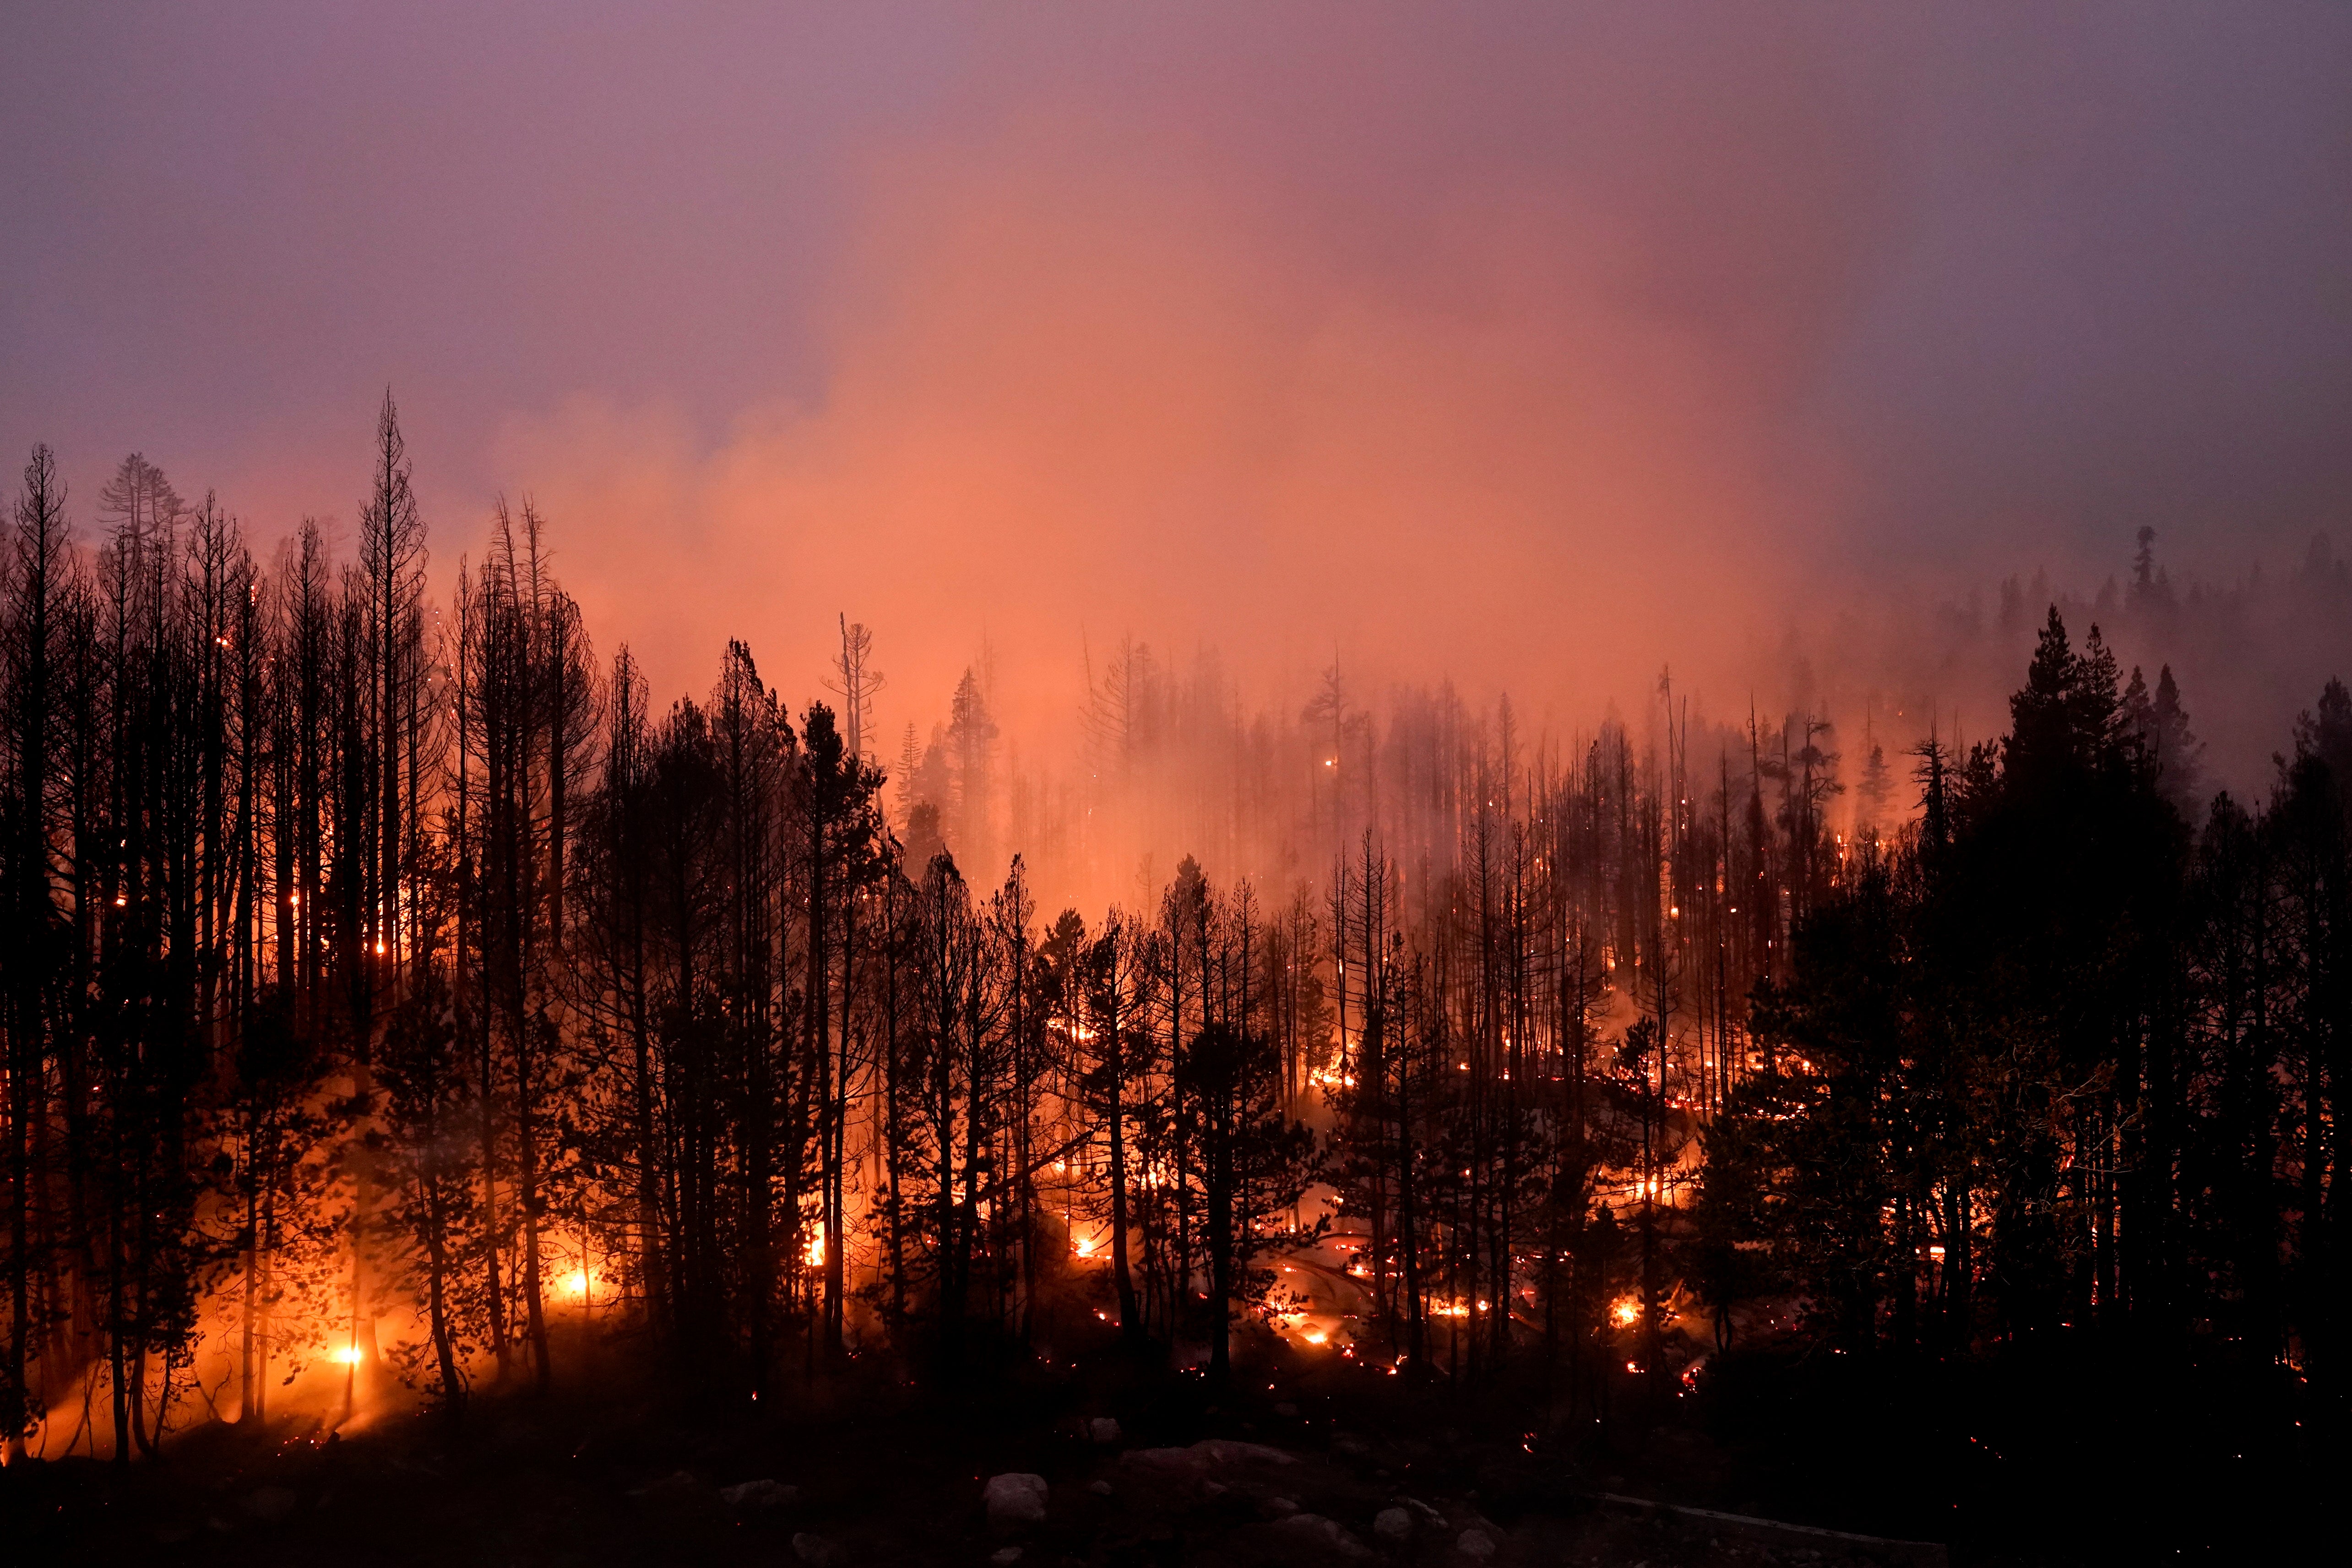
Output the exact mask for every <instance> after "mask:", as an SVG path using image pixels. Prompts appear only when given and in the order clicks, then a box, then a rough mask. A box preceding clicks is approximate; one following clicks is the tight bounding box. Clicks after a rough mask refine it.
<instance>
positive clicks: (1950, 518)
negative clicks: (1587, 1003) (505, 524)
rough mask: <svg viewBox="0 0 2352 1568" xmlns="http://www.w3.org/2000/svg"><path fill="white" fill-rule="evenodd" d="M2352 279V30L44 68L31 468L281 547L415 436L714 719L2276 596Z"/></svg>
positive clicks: (986, 15) (1996, 26)
mask: <svg viewBox="0 0 2352 1568" xmlns="http://www.w3.org/2000/svg"><path fill="white" fill-rule="evenodd" d="M559 19H560V21H561V24H562V25H561V26H558V22H559ZM2347 242H2352V7H2347V6H2345V5H2338V4H2332V3H2331V4H2317V5H2249V4H2243V3H2240V4H2233V5H2211V6H2185V5H2160V4H2154V3H2150V0H2137V3H2134V4H2130V5H2116V6H2087V5H2054V4H2048V3H2041V4H2032V5H2015V6H2002V5H1986V4H1980V3H1979V4H1971V5H1955V6H1949V7H1939V6H1924V5H1854V6H1804V5H1780V4H1771V5H1766V4H1760V3H1759V4H1755V5H1741V6H1731V7H1720V8H1718V7H1712V6H1696V5H1622V6H1579V5H1564V4H1559V3H1557V0H1554V3H1550V4H1542V5H1524V6H1516V5H1444V6H1435V7H1430V8H1427V9H1426V10H1423V9H1420V8H1415V7H1407V6H1366V5H1331V6H1317V5H1263V4H1257V5H1186V6H1181V7H1172V6H1171V7H1164V8H1163V7H1152V6H1136V5H1098V4H1097V5H1068V6H1062V5H1043V4H1036V5H988V6H982V5H966V6H935V7H933V6H895V5H874V4H860V5H817V6H809V7H805V8H800V7H786V6H781V5H709V6H691V5H681V4H676V3H669V4H660V5H653V4H647V5H586V4H577V3H575V4H570V5H563V6H548V5H530V6H521V5H517V6H499V5H483V4H479V3H474V4H467V5H446V6H437V5H396V4H369V5H329V4H321V3H319V0H306V3H303V4H299V5H262V4H241V5H198V4H193V3H174V4H159V5H70V6H68V5H34V4H17V5H9V6H7V7H5V11H0V444H5V446H6V447H7V448H8V449H10V450H12V451H21V450H22V449H23V448H24V447H25V446H26V445H27V444H30V443H31V442H33V441H35V440H46V441H48V442H50V443H52V444H55V445H56V446H57V447H58V450H59V452H60V454H61V455H62V456H63V457H64V459H65V462H66V465H67V470H68V475H69V476H71V478H72V480H73V482H74V484H75V487H76V493H77V496H78V497H79V511H80V515H81V517H83V518H84V519H87V517H88V515H89V514H88V510H87V507H88V506H89V502H90V501H91V500H92V499H93V498H94V496H95V492H96V489H97V485H98V483H99V481H100V478H101V477H102V476H103V474H104V472H105V471H106V469H107V468H108V467H109V466H110V465H111V464H112V463H113V462H114V460H116V459H117V458H119V457H120V456H121V455H122V454H123V453H125V452H127V451H129V450H131V449H133V448H137V449H140V450H142V451H144V452H145V453H146V454H147V455H149V456H150V457H152V458H153V459H154V460H156V461H157V462H159V463H161V464H162V465H164V467H165V468H166V469H167V470H168V471H169V472H170V473H171V474H172V475H173V476H174V478H175V479H176V480H177V481H178V482H179V484H180V486H181V487H182V488H183V489H184V490H186V491H190V492H192V493H194V492H198V491H201V490H202V489H203V488H205V486H215V487H217V488H218V490H219V492H220V494H221V497H222V499H223V500H224V502H225V503H226V505H227V506H228V507H230V508H231V509H232V510H235V511H236V512H238V513H239V514H240V515H242V516H243V517H245V518H246V520H247V525H248V527H249V528H252V529H253V530H254V531H255V532H257V534H259V535H262V536H264V537H265V538H267V537H269V536H274V535H276V534H278V533H279V532H280V531H282V530H283V529H284V528H286V527H287V526H288V525H289V524H290V523H291V522H292V521H293V520H294V519H296V518H298V517H299V516H301V515H302V514H304V513H316V514H319V515H321V516H329V517H336V518H339V519H341V520H342V521H343V522H344V523H345V524H346V525H348V522H349V520H350V519H351V517H352V516H353V515H354V513H355V511H356V503H357V500H358V497H359V494H360V490H361V486H362V483H363V476H364V461H365V457H364V447H365V444H366V441H367V439H368V435H369V432H370V427H371V422H372V420H373V411H374V407H375V402H376V400H377V399H378V398H379V397H380V396H381V394H382V390H383V387H384V385H385V384H386V383H387V382H389V383H390V384H391V385H392V386H393V387H394V389H395V391H396V392H397V394H398V396H399V399H400V402H401V406H402V409H403V413H404V422H405V424H406V427H407V430H408V434H409V438H410V445H411V450H412V452H413V454H414V455H415V460H416V469H417V477H418V481H419V483H420V486H421V487H422V491H423V495H424V497H425V503H426V507H427V520H428V523H429V524H430V525H431V526H432V528H433V529H434V540H435V554H436V571H439V572H443V573H446V570H448V569H449V568H451V567H452V566H454V563H455V561H456V559H457V556H458V555H459V554H461V553H462V552H464V551H465V550H467V549H471V548H478V539H479V536H480V527H481V523H482V519H483V517H484V516H485V515H486V513H487V511H488V507H489V505H490V502H491V500H492V498H493V497H495V496H496V495H497V494H498V493H499V492H500V491H504V492H507V493H509V495H512V496H515V497H520V496H521V495H522V494H524V493H526V492H528V493H530V494H531V495H532V496H534V497H536V499H537V501H538V503H539V504H540V506H541V508H542V509H543V510H544V511H546V512H547V513H548V514H549V516H550V517H551V521H552V523H553V525H554V528H555V537H556V541H557V544H558V547H559V549H560V550H561V552H562V554H561V559H560V563H559V565H560V570H562V573H563V575H564V577H565V579H566V580H567V582H568V583H569V584H570V585H571V586H572V588H573V589H574V591H576V592H577V593H578V594H579V595H580V597H581V598H582V599H583V601H585V602H586V603H587V605H588V607H589V610H590V612H591V616H592V624H593V627H594V628H595V630H596V632H597V634H598V637H599V640H600V642H601V643H604V645H606V646H607V647H609V645H610V644H611V643H614V642H615V641H617V640H620V639H621V638H624V637H625V638H626V639H628V640H629V641H631V642H632V643H635V644H636V645H637V646H638V647H639V649H640V651H641V653H643V654H644V655H645V657H646V662H647V663H648V664H649V666H650V668H651V669H652V672H653V674H654V675H655V677H656V684H657V685H658V686H659V687H661V688H663V689H664V690H665V692H667V691H675V690H677V689H680V688H682V687H684V686H686V685H692V686H694V687H697V688H699V687H700V686H702V685H705V684H707V682H708V681H709V678H710V676H711V674H713V672H714V671H715V669H716V663H717V657H718V653H719V646H720V641H721V639H722V638H723V637H724V636H725V635H727V634H729V633H740V634H742V635H745V636H747V637H749V638H750V639H751V642H752V643H753V646H754V648H755V650H756V651H758V652H760V653H761V663H762V665H763V668H765V669H766V670H767V671H768V672H769V673H770V674H772V676H773V677H774V678H775V679H776V681H777V683H778V684H779V685H782V687H783V688H784V689H785V690H786V691H787V692H789V693H794V694H800V693H805V692H808V691H810V690H811V689H812V688H813V686H814V679H815V673H816V671H817V668H818V666H819V663H820V661H821V659H822V657H823V654H824V650H825V640H826V638H827V637H828V636H829V635H830V632H831V628H832V625H833V619H834V615H835V612H836V611H838V610H846V611H847V612H849V613H850V614H851V616H852V617H853V618H857V617H863V618H864V619H866V620H867V621H869V622H873V623H874V624H875V625H876V627H877V632H878V646H877V656H878V660H879V662H880V663H881V664H883V665H884V666H885V667H886V668H887V669H888V670H889V671H890V672H891V674H892V677H893V685H894V688H896V689H895V690H894V692H893V694H892V695H893V696H894V697H896V698H898V699H899V700H900V701H901V702H904V703H908V704H909V705H924V706H928V705H930V704H935V703H936V701H937V700H938V698H939V697H941V696H943V695H944V692H945V689H946V685H947V683H949V682H950V681H951V679H952V677H953V673H954V671H955V670H956V669H957V668H959V667H960V666H961V664H962V663H963V662H964V661H965V660H966V659H968V658H969V657H971V654H972V653H973V651H974V650H975V649H977V648H978V647H979V646H980V645H981V643H982V639H983V638H985V639H986V640H987V642H988V643H989V644H990V645H992V647H993V648H995V649H996V650H997V653H998V655H999V659H1000V674H999V678H1000V680H1002V681H1003V682H1004V683H1005V684H1006V685H1008V686H1013V685H1021V684H1022V683H1023V682H1024V681H1026V682H1027V683H1028V685H1031V686H1034V687H1037V688H1038V689H1041V690H1042V689H1050V690H1051V692H1052V695H1051V696H1050V697H1049V698H1046V699H1041V700H1046V701H1048V702H1049V703H1050V704H1056V705H1063V706H1066V703H1067V701H1068V693H1067V692H1066V690H1065V689H1064V688H1065V687H1066V686H1067V685H1069V684H1070V683H1071V682H1074V681H1076V678H1077V676H1076V672H1077V669H1078V667H1079V657H1080V649H1081V646H1082V639H1084V640H1085V641H1087V642H1091V643H1093V644H1094V645H1096V646H1097V647H1098V646H1100V644H1101V643H1104V642H1105V641H1108V640H1111V639H1115V638H1116V637H1118V635H1119V634H1121V632H1134V633H1135V634H1138V635H1141V636H1147V637H1150V638H1152V639H1154V640H1156V641H1160V642H1162V643H1176V644H1180V645H1190V644H1191V643H1193V642H1194V641H1196V640H1207V641H1213V642H1216V643H1220V644H1221V645H1223V647H1225V648H1226V649H1227V650H1228V651H1229V652H1230V653H1233V654H1234V656H1235V659H1236V662H1237V664H1241V665H1244V666H1248V665H1251V664H1253V663H1255V664H1256V665H1257V666H1258V667H1261V668H1263V667H1271V666H1275V665H1278V666H1279V667H1282V668H1285V669H1294V668H1297V667H1299V666H1301V665H1302V664H1303V663H1304V662H1305V661H1307V660H1308V659H1310V658H1314V657H1318V656H1322V655H1321V654H1320V653H1318V651H1319V650H1327V649H1328V648H1329V647H1330V646H1332V645H1333V643H1335V642H1337V643H1339V644H1340V645H1341V646H1343V647H1345V648H1347V649H1349V650H1350V656H1351V657H1353V658H1355V659H1357V660H1358V661H1360V662H1368V663H1370V664H1381V662H1382V661H1387V662H1388V663H1389V664H1392V665H1394V666H1395V667H1398V668H1400V669H1402V668H1407V667H1409V668H1412V669H1413V670H1415V671H1417V672H1419V673H1423V674H1438V673H1443V672H1451V673H1453V674H1458V675H1461V676H1463V677H1464V678H1465V679H1467V680H1470V681H1473V682H1474V683H1486V684H1493V683H1496V682H1499V681H1502V680H1506V679H1511V680H1516V681H1517V682H1518V683H1519V684H1520V686H1521V688H1522V689H1525V688H1526V687H1528V686H1530V685H1531V686H1534V687H1538V688H1541V689H1543V690H1547V691H1551V692H1570V691H1574V692H1589V691H1592V690H1605V689H1610V688H1611V687H1612V685H1622V684H1623V683H1627V682H1633V681H1638V680H1640V679H1642V678H1643V672H1649V673H1653V674H1654V671H1655V669H1656V667H1657V665H1658V664H1659V663H1660V662H1661V661H1662V659H1663V658H1664V657H1667V656H1677V657H1679V656H1681V654H1679V653H1677V650H1678V649H1688V648H1691V647H1694V646H1700V647H1708V648H1714V649H1716V650H1718V651H1719V652H1722V653H1723V655H1724V657H1723V658H1722V659H1718V660H1717V667H1727V666H1726V665H1725V660H1727V658H1728V657H1729V650H1731V649H1732V648H1733V647H1734V645H1735V643H1736V642H1737V639H1736V638H1734V637H1732V636H1731V635H1730V634H1729V633H1728V632H1727V631H1726V630H1725V628H1726V627H1727V626H1728V625H1729V624H1731V623H1732V622H1741V623H1743V624H1745V623H1747V622H1754V621H1757V619H1758V618H1759V617H1761V618H1762V619H1763V620H1766V621H1769V619H1770V618H1771V617H1772V616H1776V615H1787V614H1790V613H1795V612H1797V609H1798V607H1801V605H1802V604H1803V603H1804V602H1805V600H1806V597H1807V595H1808V594H1809V593H1811V592H1814V591H1818V590H1819V587H1820V585H1822V584H1825V583H1844V582H1849V581H1851V580H1853V579H1855V578H1859V577H1864V576H1870V575H1874V574H1880V573H1887V572H1895V573H1902V574H1908V575H1912V576H1926V577H1928V578H1930V579H1932V578H1934V577H1935V576H1936V575H1937V574H1938V573H1949V572H1954V571H1957V570H1963V569H1965V570H1979V569H1982V570H1996V569H1997V570H2003V571H2006V570H2017V569H2023V570H2029V571H2030V570H2032V567H2033V566H2035V565H2036V564H2047V565H2048V566H2050V567H2051V568H2053V570H2057V571H2060V572H2070V571H2071V572H2088V571H2092V570H2096V571H2099V572H2102V573H2103V572H2105V570H2111V569H2112V567H2113V566H2115V565H2120V563H2121V561H2122V560H2123V559H2124V558H2125V557H2126V555H2127V554H2128V551H2129V548H2130V544H2129V538H2130V532H2131V530H2132V529H2133V528H2136V527H2137V526H2138V525H2140V524H2141V523H2153V524H2155V525H2156V526H2157V527H2158V528H2159V529H2161V530H2163V533H2164V536H2165V541H2166V549H2167V550H2168V553H2169V555H2170V556H2171V558H2172V559H2176V560H2180V561H2186V562H2191V563H2195V564H2198V565H2200V566H2203V567H2204V568H2206V569H2207V570H2211V571H2214V572H2217V573H2221V574H2224V575H2235V574H2236V573H2237V572H2238V571H2240V570H2242V569H2243V568H2244V566H2245V565H2246V564H2247V563H2248V562H2249V561H2250V560H2251V559H2252V558H2253V557H2255V556H2256V555H2258V554H2264V553H2266V554H2268V556H2269V557H2270V558H2271V559H2283V558H2284V557H2285V556H2287V555H2289V554H2293V553H2299V551H2300V549H2301V547H2302V543H2303V541H2304V540H2305V539H2306V538H2308V537H2309V535H2310V534H2311V532H2312V531H2313V530H2314V529H2315V528H2326V527H2331V526H2333V527H2334V528H2336V532H2337V534H2338V536H2339V538H2341V537H2342V536H2343V535H2344V534H2345V533H2346V532H2347V528H2346V527H2345V525H2346V524H2347V520H2352V519H2347V515H2346V514H2347V507H2346V498H2347V493H2352V492H2348V491H2347V480H2352V420H2347V414H2352V245H2347ZM12 462H13V459H12ZM1269 662H1270V663H1269ZM1685 662H1686V663H1695V664H1696V665H1697V666H1698V667H1700V668H1702V669H1705V668H1707V667H1709V665H1708V658H1707V657H1706V656H1704V655H1702V656H1700V657H1697V658H1696V659H1695V660H1686V661H1685ZM1057 682H1058V683H1060V685H1055V683H1057Z"/></svg>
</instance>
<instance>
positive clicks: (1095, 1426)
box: [1087, 1416, 1118, 1443]
mask: <svg viewBox="0 0 2352 1568" xmlns="http://www.w3.org/2000/svg"><path fill="white" fill-rule="evenodd" d="M1087 1437H1089V1438H1090V1439H1092V1440H1093V1441H1095V1442H1097V1443H1116V1442H1118V1421H1116V1420H1115V1419H1113V1418H1112V1417H1110V1416H1096V1417H1095V1418H1094V1419H1093V1420H1091V1421H1089V1422H1087Z"/></svg>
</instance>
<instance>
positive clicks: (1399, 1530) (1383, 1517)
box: [1372, 1508, 1412, 1541]
mask: <svg viewBox="0 0 2352 1568" xmlns="http://www.w3.org/2000/svg"><path fill="white" fill-rule="evenodd" d="M1372 1533H1373V1534H1374V1535H1377V1536H1379V1537H1380V1538H1381V1540H1382V1541H1402V1540H1403V1539H1404V1538H1405V1537H1406V1536H1408V1535H1411V1534H1412V1515H1411V1514H1409V1513H1407V1512H1406V1511H1404V1510H1402V1509H1401V1508H1384V1509H1382V1510H1381V1511H1380V1512H1378V1513H1376V1514H1374V1515H1372Z"/></svg>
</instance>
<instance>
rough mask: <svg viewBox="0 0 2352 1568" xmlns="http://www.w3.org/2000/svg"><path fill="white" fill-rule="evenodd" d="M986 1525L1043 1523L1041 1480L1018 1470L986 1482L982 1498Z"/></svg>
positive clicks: (1043, 1485)
mask: <svg viewBox="0 0 2352 1568" xmlns="http://www.w3.org/2000/svg"><path fill="white" fill-rule="evenodd" d="M983 1496H984V1498H985V1500H986V1501H987V1504H988V1522H989V1523H991V1524H997V1525H1007V1524H1043V1523H1045V1477H1044V1476H1033V1475H1029V1474H1026V1473H1024V1472H1022V1471H1018V1470H1009V1471H1007V1472H1006V1473H1004V1474H1003V1475H1001V1476H991V1477H989V1478H988V1490H987V1491H986V1493H984V1494H983Z"/></svg>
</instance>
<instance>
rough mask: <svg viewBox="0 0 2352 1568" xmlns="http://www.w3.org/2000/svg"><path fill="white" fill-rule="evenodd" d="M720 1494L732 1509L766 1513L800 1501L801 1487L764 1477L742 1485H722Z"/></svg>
mask: <svg viewBox="0 0 2352 1568" xmlns="http://www.w3.org/2000/svg"><path fill="white" fill-rule="evenodd" d="M800 1495H801V1489H800V1488H798V1487H788V1486H785V1485H784V1484H783V1483H782V1482H781V1481H777V1480H772V1479H761V1480H756V1481H745V1482H744V1483H743V1484H742V1485H740V1486H731V1487H720V1488H719V1497H720V1498H721V1499H722V1500H724V1501H725V1502H726V1504H727V1506H728V1507H730V1508H731V1509H737V1510H740V1511H742V1512H744V1513H765V1512H766V1511H768V1510H770V1509H772V1508H783V1507H785V1506H787V1505H789V1504H791V1503H793V1502H796V1501H798V1500H800Z"/></svg>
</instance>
